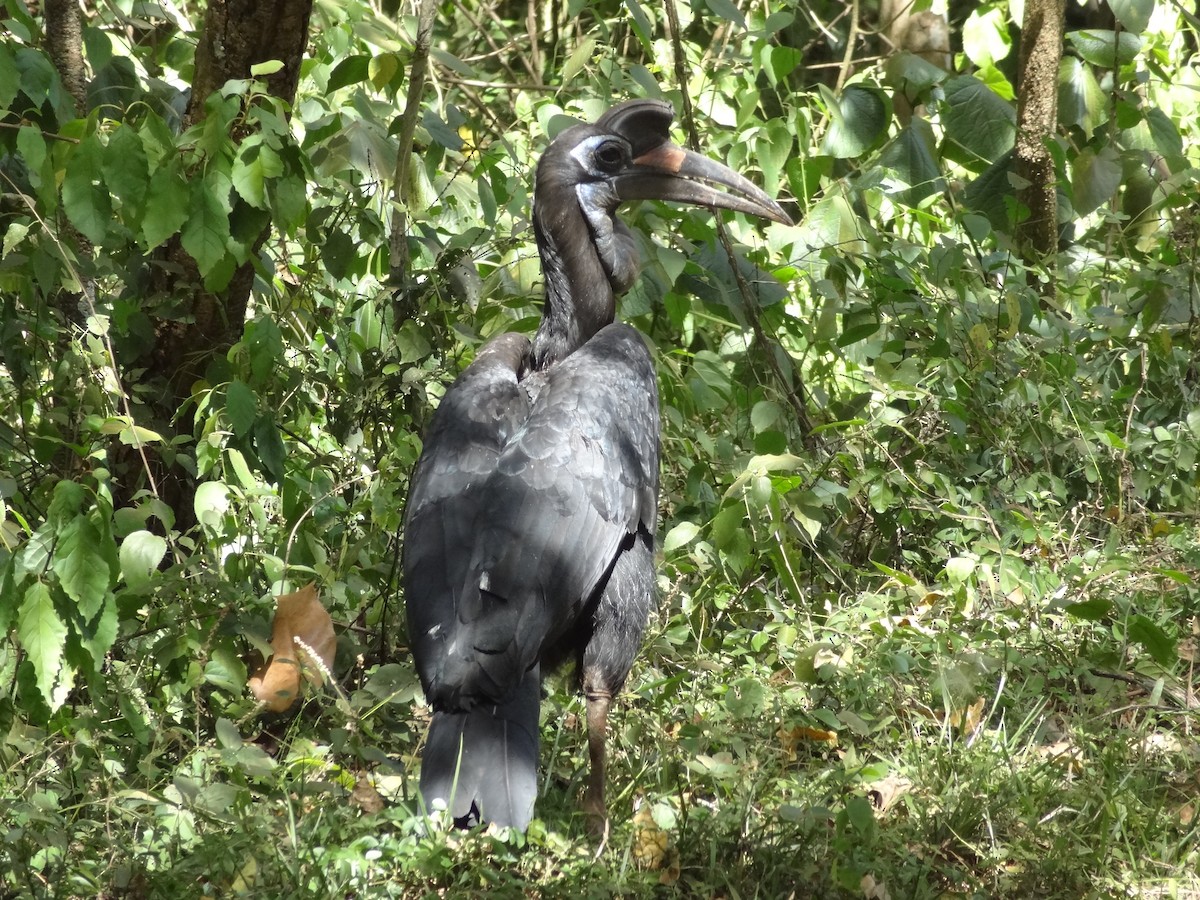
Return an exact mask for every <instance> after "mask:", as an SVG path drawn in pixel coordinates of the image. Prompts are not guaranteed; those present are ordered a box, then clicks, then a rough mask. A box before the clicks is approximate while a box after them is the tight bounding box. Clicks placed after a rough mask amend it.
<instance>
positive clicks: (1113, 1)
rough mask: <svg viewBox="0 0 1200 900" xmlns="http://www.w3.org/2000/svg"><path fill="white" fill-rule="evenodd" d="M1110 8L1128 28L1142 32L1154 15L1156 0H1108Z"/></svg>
mask: <svg viewBox="0 0 1200 900" xmlns="http://www.w3.org/2000/svg"><path fill="white" fill-rule="evenodd" d="M1108 8H1109V9H1111V10H1112V13H1113V15H1114V16H1116V17H1117V21H1118V22H1120V23H1121V24H1122V25H1123V26H1125V28H1126V30H1128V31H1132V32H1133V33H1134V34H1141V33H1142V32H1143V31H1145V30H1146V28H1147V26H1149V24H1150V17H1151V16H1152V15H1154V0H1108ZM1193 8H1194V7H1193Z"/></svg>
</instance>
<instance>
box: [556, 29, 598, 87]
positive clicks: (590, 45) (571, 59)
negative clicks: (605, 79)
mask: <svg viewBox="0 0 1200 900" xmlns="http://www.w3.org/2000/svg"><path fill="white" fill-rule="evenodd" d="M595 49H596V39H595V38H592V37H588V38H584V39H583V40H582V41H580V42H579V46H578V47H576V48H575V49H574V51H572V53H571V55H570V56H568V57H567V61H566V62H565V63H564V64H563V67H562V76H561V78H562V81H561V84H562V85H563V86H564V87H566V85H568V84H569V83H570V81H571V79H572V78H574V77H575V76H576V75H578V74H579V73H580V72H582V71H583V68H584V66H586V65H587V64H588V63H589V62H591V61H592V52H593V51H594V50H595Z"/></svg>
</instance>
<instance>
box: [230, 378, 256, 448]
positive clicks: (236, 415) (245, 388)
mask: <svg viewBox="0 0 1200 900" xmlns="http://www.w3.org/2000/svg"><path fill="white" fill-rule="evenodd" d="M225 414H226V415H227V416H229V424H230V425H231V426H232V428H233V433H234V434H236V435H237V436H238V437H245V435H246V434H247V433H248V432H249V431H250V429H251V428H252V427H253V426H254V420H255V419H256V418H258V396H257V395H256V394H255V393H254V389H253V388H251V387H250V386H249V385H247V384H246V383H245V382H243V381H239V380H238V379H236V378H235V379H234V380H233V381H231V382H230V383H229V388H228V390H227V391H226V395H225Z"/></svg>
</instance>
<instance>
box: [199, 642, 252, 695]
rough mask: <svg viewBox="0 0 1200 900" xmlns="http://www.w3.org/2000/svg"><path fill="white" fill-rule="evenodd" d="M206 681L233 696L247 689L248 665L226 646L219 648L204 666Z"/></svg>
mask: <svg viewBox="0 0 1200 900" xmlns="http://www.w3.org/2000/svg"><path fill="white" fill-rule="evenodd" d="M204 680H205V681H207V682H208V683H209V684H212V685H215V686H217V687H219V688H222V689H223V690H226V691H228V692H229V693H231V694H240V693H241V692H242V691H244V690H245V689H246V664H245V663H243V662H242V661H241V660H240V659H238V657H237V655H236V654H235V653H233V651H231V650H230V649H229V648H228V647H226V646H223V645H222V646H218V647H217V648H216V649H215V650H213V652H212V655H211V656H210V657H209V658H208V662H207V663H206V664H205V666H204Z"/></svg>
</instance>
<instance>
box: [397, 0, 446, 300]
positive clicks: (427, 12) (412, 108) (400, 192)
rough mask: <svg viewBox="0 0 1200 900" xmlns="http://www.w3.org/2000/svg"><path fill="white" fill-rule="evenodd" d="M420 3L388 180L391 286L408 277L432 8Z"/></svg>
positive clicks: (427, 0)
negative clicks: (412, 172)
mask: <svg viewBox="0 0 1200 900" xmlns="http://www.w3.org/2000/svg"><path fill="white" fill-rule="evenodd" d="M420 2H421V5H420V7H419V9H418V12H417V35H416V42H415V45H414V46H413V60H412V68H411V69H410V70H409V73H408V93H407V95H406V96H405V99H404V115H403V117H402V118H401V120H400V148H399V150H397V151H396V170H395V174H394V176H393V178H392V200H393V202H394V205H393V208H392V229H391V234H390V235H389V242H388V254H389V265H390V269H391V271H390V273H389V274H390V277H391V280H392V281H393V283H403V282H404V280H405V279H406V278H407V277H408V262H409V259H408V200H409V194H410V191H411V189H410V187H409V183H408V167H409V163H410V162H411V161H412V146H413V135H414V134H415V133H416V130H417V116H418V115H419V114H420V112H421V95H422V94H423V93H424V92H425V75H426V72H427V71H428V69H429V40H430V37H431V36H432V34H433V15H434V12H435V4H434V2H433V0H420Z"/></svg>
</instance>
